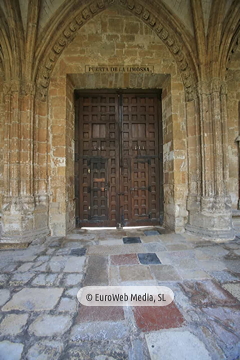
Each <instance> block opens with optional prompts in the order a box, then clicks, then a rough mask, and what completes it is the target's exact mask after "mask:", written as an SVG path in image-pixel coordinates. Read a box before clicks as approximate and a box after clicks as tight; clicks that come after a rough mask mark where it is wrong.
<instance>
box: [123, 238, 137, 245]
mask: <svg viewBox="0 0 240 360" xmlns="http://www.w3.org/2000/svg"><path fill="white" fill-rule="evenodd" d="M123 243H124V244H137V243H141V239H140V237H137V236H136V237H134V236H128V237H124V238H123Z"/></svg>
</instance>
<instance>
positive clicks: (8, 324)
mask: <svg viewBox="0 0 240 360" xmlns="http://www.w3.org/2000/svg"><path fill="white" fill-rule="evenodd" d="M27 320H28V314H10V315H6V316H5V318H4V319H3V321H2V322H1V324H0V335H18V334H19V333H21V332H22V331H23V329H24V326H25V325H26V323H27ZM0 358H1V356H0Z"/></svg>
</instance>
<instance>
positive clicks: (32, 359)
mask: <svg viewBox="0 0 240 360" xmlns="http://www.w3.org/2000/svg"><path fill="white" fill-rule="evenodd" d="M62 350H63V343H62V342H59V341H47V340H46V341H38V342H37V343H36V344H34V345H33V346H32V347H31V348H30V349H29V350H28V352H27V355H26V360H58V359H59V357H60V355H61V352H62Z"/></svg>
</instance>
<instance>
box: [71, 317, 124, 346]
mask: <svg viewBox="0 0 240 360" xmlns="http://www.w3.org/2000/svg"><path fill="white" fill-rule="evenodd" d="M128 335H129V334H128V330H127V327H126V325H125V324H124V323H123V322H121V321H118V322H117V323H116V322H108V321H98V322H91V323H89V322H86V323H81V324H77V325H75V326H73V328H72V330H71V334H70V339H71V341H72V342H79V341H103V340H109V341H110V340H118V339H124V338H126V337H127V336H128Z"/></svg>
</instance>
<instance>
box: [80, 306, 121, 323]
mask: <svg viewBox="0 0 240 360" xmlns="http://www.w3.org/2000/svg"><path fill="white" fill-rule="evenodd" d="M119 320H124V311H123V307H121V306H84V305H81V306H80V308H79V311H78V316H77V318H76V324H80V323H82V322H93V321H119Z"/></svg>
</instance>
